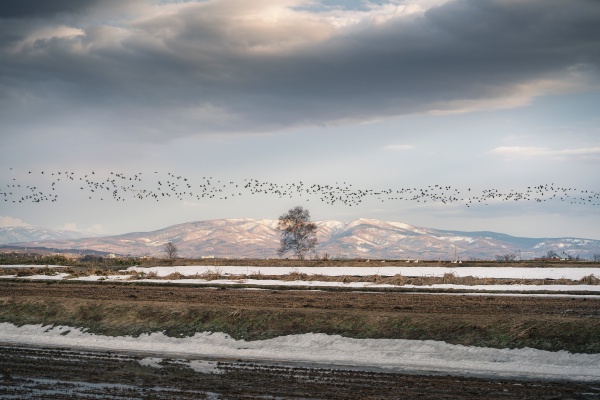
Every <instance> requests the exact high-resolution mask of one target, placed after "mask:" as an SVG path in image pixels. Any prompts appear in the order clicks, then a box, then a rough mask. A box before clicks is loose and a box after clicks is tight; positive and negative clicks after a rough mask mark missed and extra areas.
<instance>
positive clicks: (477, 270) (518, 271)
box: [0, 265, 600, 293]
mask: <svg viewBox="0 0 600 400" xmlns="http://www.w3.org/2000/svg"><path fill="white" fill-rule="evenodd" d="M6 267H9V268H15V267H22V266H13V265H9V266H6ZM27 267H31V266H27ZM123 272H129V273H133V272H138V273H144V274H145V275H148V274H156V277H157V278H161V277H163V278H164V277H167V276H169V275H171V274H174V273H179V274H181V275H184V276H186V277H188V278H186V279H171V280H165V279H148V278H146V279H144V281H145V282H162V283H166V282H168V283H180V284H204V283H207V282H210V283H212V284H219V285H242V284H243V285H245V286H248V285H254V286H292V287H294V286H296V287H299V286H303V287H314V288H316V289H318V288H324V287H344V288H355V289H361V288H393V287H396V288H397V287H403V288H430V289H455V290H470V291H511V292H535V291H553V292H561V291H569V292H599V293H600V285H581V284H578V285H558V284H555V285H527V284H511V285H497V284H495V285H456V284H434V285H429V286H415V285H403V286H396V285H391V284H377V283H372V282H348V283H344V282H328V281H324V280H321V281H320V280H319V276H324V277H325V276H338V277H341V276H373V275H379V276H382V277H385V276H395V275H402V276H404V277H442V276H444V275H445V274H453V275H454V276H456V277H468V276H472V277H476V278H504V279H554V280H556V279H567V280H573V281H578V280H580V279H581V278H583V277H586V276H590V275H594V276H596V277H600V268H511V267H414V266H411V267H388V266H384V265H381V266H373V267H299V268H290V267H250V266H173V267H171V266H169V267H167V266H163V267H151V268H142V267H130V268H128V269H127V270H124V271H123ZM204 274H213V275H219V276H220V277H221V278H220V279H212V280H210V281H209V280H207V279H202V275H204ZM291 274H306V275H309V276H313V279H311V280H289V279H285V280H284V279H281V280H279V279H263V278H261V276H267V275H268V276H270V277H273V276H281V277H284V276H289V275H291ZM240 275H243V276H252V278H251V279H250V278H246V279H236V278H234V277H235V276H240ZM228 276H231V279H228ZM15 277H16V276H15V275H5V276H0V278H3V279H11V278H15ZM67 277H68V274H66V273H57V274H56V275H54V276H49V275H32V276H28V277H22V279H46V280H62V279H72V280H81V281H98V280H108V281H115V282H116V281H124V280H128V279H130V276H129V275H108V276H84V277H77V278H67ZM190 277H193V278H190Z"/></svg>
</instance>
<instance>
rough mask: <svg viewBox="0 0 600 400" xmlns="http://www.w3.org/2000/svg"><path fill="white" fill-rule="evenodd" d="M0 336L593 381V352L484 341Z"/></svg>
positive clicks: (26, 341) (95, 346) (15, 340)
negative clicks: (501, 345)
mask: <svg viewBox="0 0 600 400" xmlns="http://www.w3.org/2000/svg"><path fill="white" fill-rule="evenodd" d="M0 343H8V344H14V345H28V346H42V347H69V348H73V349H87V350H106V351H121V352H123V351H124V352H142V353H148V354H151V355H154V356H162V357H169V358H183V359H203V358H210V359H226V358H232V357H233V358H241V359H245V360H262V361H274V362H286V363H311V364H318V365H321V366H323V367H333V366H335V367H337V368H344V367H346V368H347V367H358V368H369V369H372V368H376V369H381V370H385V371H389V372H413V373H444V374H453V375H466V376H479V377H495V378H528V379H553V380H556V379H558V380H572V381H586V382H600V354H571V353H568V352H566V351H559V352H548V351H541V350H535V349H529V348H525V349H514V350H509V349H491V348H479V347H468V346H460V345H450V344H447V343H444V342H437V341H416V340H402V339H350V338H345V337H342V336H337V335H326V334H314V333H310V334H303V335H291V336H282V337H277V338H274V339H269V340H259V341H251V342H248V341H245V340H235V339H233V338H231V337H229V336H228V335H226V334H223V333H217V332H215V333H212V332H203V333H197V334H195V335H194V336H192V337H188V338H172V337H168V336H165V335H164V334H162V333H152V334H147V335H141V336H140V337H135V338H134V337H130V336H121V337H107V336H100V335H94V334H90V333H86V332H83V331H81V330H80V329H76V328H71V327H64V326H41V325H24V326H21V327H17V326H15V325H12V324H10V323H0ZM155 361H156V360H155ZM155 364H156V363H155ZM149 365H150V364H149Z"/></svg>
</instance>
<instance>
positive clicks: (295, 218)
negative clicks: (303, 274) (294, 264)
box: [277, 206, 317, 260]
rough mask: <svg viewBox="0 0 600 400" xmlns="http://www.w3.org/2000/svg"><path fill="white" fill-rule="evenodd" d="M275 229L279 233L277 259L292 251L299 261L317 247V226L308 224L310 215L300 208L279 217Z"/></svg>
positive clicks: (297, 207) (312, 223)
mask: <svg viewBox="0 0 600 400" xmlns="http://www.w3.org/2000/svg"><path fill="white" fill-rule="evenodd" d="M277 229H279V230H280V231H281V246H280V247H279V250H277V254H278V255H279V257H281V256H283V255H284V254H285V253H287V252H289V251H292V252H293V253H294V255H296V257H298V259H300V260H304V257H305V256H306V253H308V252H309V251H314V249H315V247H316V246H317V224H315V223H314V222H310V213H309V212H308V210H305V209H304V208H302V207H300V206H296V207H294V208H292V209H290V210H289V211H288V212H287V213H285V214H283V215H281V216H280V217H279V224H278V225H277Z"/></svg>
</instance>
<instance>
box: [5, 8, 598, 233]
mask: <svg viewBox="0 0 600 400" xmlns="http://www.w3.org/2000/svg"><path fill="white" fill-rule="evenodd" d="M599 67H600V3H599V2H598V1H597V0H570V1H568V2H566V1H564V0H560V1H559V0H419V1H417V0H389V1H387V0H381V1H373V2H369V1H361V0H334V1H325V0H322V1H318V0H252V1H248V0H205V1H175V0H158V1H157V0H131V1H127V2H122V1H117V0H54V1H45V2H39V1H33V0H11V1H3V2H2V5H0V135H1V136H0V137H1V144H2V146H1V147H0V185H1V187H0V226H12V225H35V226H43V227H47V228H60V229H63V228H66V229H72V230H80V231H88V232H97V233H103V234H117V233H125V232H131V231H147V230H154V229H159V228H163V227H166V226H168V225H172V224H176V223H182V222H190V221H197V220H206V219H219V218H257V219H276V218H277V217H278V216H279V215H281V214H282V213H284V212H285V211H287V210H288V209H289V208H291V207H293V206H295V205H301V206H303V207H306V208H307V209H309V211H310V212H311V216H312V218H313V220H324V219H335V220H341V221H351V220H353V219H357V218H374V219H381V220H389V221H401V222H406V223H410V224H414V225H419V226H426V227H432V228H444V229H455V230H492V231H497V232H503V233H507V234H511V235H517V236H531V237H548V236H576V237H586V238H594V239H600V198H599V197H598V193H599V192H600V173H599V172H598V171H600V112H599V111H600V71H599ZM58 172H61V176H60V177H59V174H58ZM67 173H68V174H69V175H68V176H67V175H66V174H67ZM52 174H54V175H52ZM117 174H119V176H118V178H117V180H118V181H119V185H118V186H119V187H118V188H116V186H115V185H116V184H115V183H114V182H113V183H110V180H111V179H115V176H117ZM136 175H137V178H136ZM177 177H180V179H177ZM61 178H62V180H60V181H59V180H58V179H61ZM129 178H132V181H131V182H133V183H132V185H134V186H127V187H125V186H124V182H125V181H128V180H129ZM186 179H187V180H186ZM209 179H210V181H209ZM86 181H87V182H86ZM257 181H258V182H260V183H261V184H262V185H263V186H261V188H262V189H263V191H262V192H258V193H257V192H256V190H252V187H246V188H244V185H247V184H248V183H250V182H252V185H254V187H257V186H258V183H256V182H257ZM131 182H129V183H131ZM159 182H160V183H159ZM184 182H185V183H184ZM19 185H20V186H19ZM99 185H100V186H99ZM102 185H105V186H102ZM110 185H112V186H110ZM169 185H171V186H169ZM202 185H204V186H202ZM236 185H237V186H236ZM269 185H270V186H269ZM436 185H437V186H436ZM546 185H547V186H546ZM109 186H110V187H109ZM299 186H300V187H302V190H298V189H297V188H298V187H299ZM208 187H210V189H207V188H208ZM269 187H270V189H269V190H267V189H266V188H269ZM315 187H316V188H317V189H315ZM442 187H443V188H444V189H443V191H442V189H441V188H442ZM127 188H129V189H127ZM167 188H169V189H170V188H174V189H173V190H172V191H171V192H168V193H167V194H172V196H171V195H167V196H165V195H164V193H165V190H168V189H167ZM305 188H312V189H311V191H306V190H305ZM113 189H114V190H117V189H118V193H117V194H114V191H113ZM161 189H162V190H163V191H162V192H160V190H161ZM92 190H94V192H92ZM210 190H212V191H214V192H213V193H212V194H213V196H212V197H211V196H210V195H209V191H210ZM218 190H220V192H219V191H218ZM303 190H304V191H303ZM104 191H106V193H104ZM99 192H102V193H103V194H99ZM361 193H362V194H363V195H358V194H361ZM490 193H495V194H496V195H495V196H494V197H491V196H489V194H490ZM202 194H204V195H205V196H202ZM28 196H29V197H28ZM328 196H329V197H328ZM225 197H227V198H226V199H225ZM333 198H335V199H337V201H333V202H332V201H330V200H331V199H333ZM358 198H360V201H354V200H356V199H358ZM348 199H350V200H348ZM482 199H483V200H482ZM3 200H4V201H3ZM52 200H55V201H52ZM331 203H333V204H331Z"/></svg>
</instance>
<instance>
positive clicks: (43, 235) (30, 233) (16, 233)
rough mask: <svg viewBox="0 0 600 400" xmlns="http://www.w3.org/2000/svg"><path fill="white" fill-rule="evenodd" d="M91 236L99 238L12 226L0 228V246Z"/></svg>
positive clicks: (82, 234) (38, 228) (56, 230)
mask: <svg viewBox="0 0 600 400" xmlns="http://www.w3.org/2000/svg"><path fill="white" fill-rule="evenodd" d="M90 236H93V237H98V236H97V235H93V234H89V233H81V232H75V231H64V230H58V229H47V228H40V227H37V226H11V227H8V228H0V245H4V244H10V243H23V242H39V241H46V240H72V239H81V238H85V237H90Z"/></svg>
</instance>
